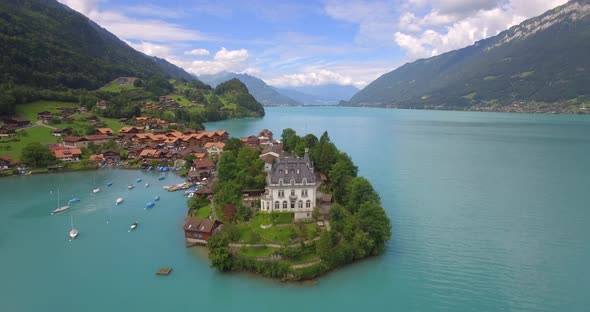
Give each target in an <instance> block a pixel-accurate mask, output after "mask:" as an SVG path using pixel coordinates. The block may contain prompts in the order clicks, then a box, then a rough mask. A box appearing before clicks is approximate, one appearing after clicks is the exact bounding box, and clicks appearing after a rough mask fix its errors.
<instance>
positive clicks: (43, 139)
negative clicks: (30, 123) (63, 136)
mask: <svg viewBox="0 0 590 312" xmlns="http://www.w3.org/2000/svg"><path fill="white" fill-rule="evenodd" d="M20 131H23V130H20ZM24 131H26V132H27V136H21V137H15V138H9V139H8V140H7V139H2V140H0V154H2V155H9V156H10V157H12V159H15V160H17V159H20V155H21V151H22V149H23V148H24V147H25V146H27V144H29V143H32V142H39V143H41V144H50V143H56V142H57V138H56V137H54V136H53V135H52V133H53V130H51V129H49V128H46V127H41V126H34V127H31V128H26V129H24ZM10 139H18V141H9V140H10Z"/></svg>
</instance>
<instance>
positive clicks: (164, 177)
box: [158, 175, 166, 180]
mask: <svg viewBox="0 0 590 312" xmlns="http://www.w3.org/2000/svg"><path fill="white" fill-rule="evenodd" d="M164 179H166V176H163V175H161V176H159V177H158V180H164Z"/></svg>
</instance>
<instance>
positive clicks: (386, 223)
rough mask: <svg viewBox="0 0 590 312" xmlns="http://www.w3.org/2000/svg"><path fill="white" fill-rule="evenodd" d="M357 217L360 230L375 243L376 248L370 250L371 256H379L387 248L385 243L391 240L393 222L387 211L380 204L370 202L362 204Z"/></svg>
mask: <svg viewBox="0 0 590 312" xmlns="http://www.w3.org/2000/svg"><path fill="white" fill-rule="evenodd" d="M356 216H357V217H358V220H359V227H360V229H361V230H362V231H364V232H366V233H367V234H368V237H369V239H371V240H372V241H374V242H375V246H374V248H373V249H372V250H370V252H371V254H378V253H379V252H381V251H382V250H383V248H385V242H387V241H388V240H389V239H390V238H391V221H390V220H389V218H388V217H387V214H386V213H385V210H384V209H383V207H381V205H380V204H379V203H376V202H372V201H369V202H365V203H363V204H361V206H360V208H359V210H358V212H357V213H356Z"/></svg>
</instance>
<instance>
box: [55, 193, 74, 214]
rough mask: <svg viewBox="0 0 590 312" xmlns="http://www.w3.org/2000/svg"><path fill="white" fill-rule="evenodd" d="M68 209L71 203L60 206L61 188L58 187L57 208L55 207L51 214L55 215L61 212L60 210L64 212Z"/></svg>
mask: <svg viewBox="0 0 590 312" xmlns="http://www.w3.org/2000/svg"><path fill="white" fill-rule="evenodd" d="M68 209H70V206H69V205H65V206H61V207H60V206H59V188H58V189H57V208H55V209H54V210H53V211H52V212H51V214H52V215H54V214H58V213H60V212H64V211H66V210H68Z"/></svg>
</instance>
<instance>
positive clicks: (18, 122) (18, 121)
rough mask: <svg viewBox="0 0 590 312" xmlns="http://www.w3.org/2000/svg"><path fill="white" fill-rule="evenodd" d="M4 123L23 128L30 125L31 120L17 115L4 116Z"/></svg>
mask: <svg viewBox="0 0 590 312" xmlns="http://www.w3.org/2000/svg"><path fill="white" fill-rule="evenodd" d="M4 124H5V125H6V126H12V127H14V128H24V127H28V126H30V125H31V121H30V120H26V119H22V118H17V117H6V118H4Z"/></svg>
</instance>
